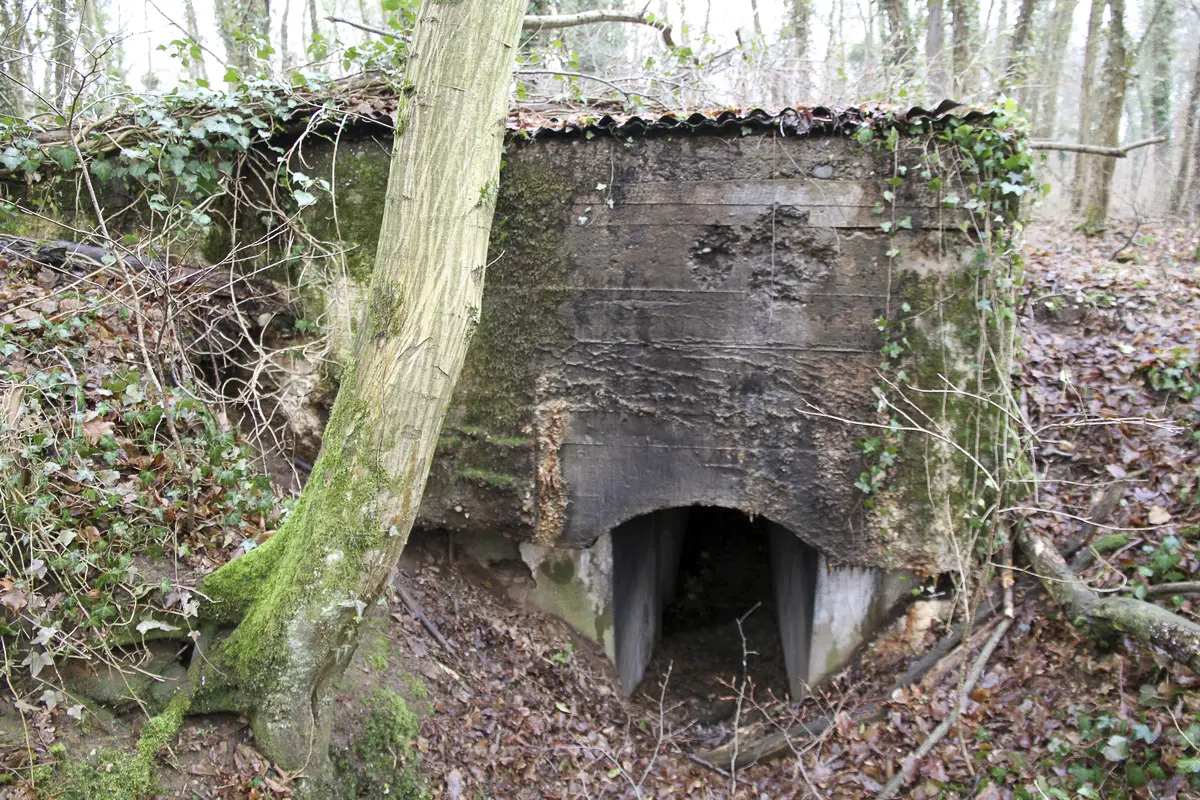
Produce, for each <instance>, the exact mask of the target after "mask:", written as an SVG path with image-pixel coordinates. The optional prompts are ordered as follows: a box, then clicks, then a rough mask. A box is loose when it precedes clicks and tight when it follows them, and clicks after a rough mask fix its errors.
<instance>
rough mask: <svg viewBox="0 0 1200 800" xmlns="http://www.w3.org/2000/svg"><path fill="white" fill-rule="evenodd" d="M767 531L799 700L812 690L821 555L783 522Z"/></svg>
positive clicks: (781, 632)
mask: <svg viewBox="0 0 1200 800" xmlns="http://www.w3.org/2000/svg"><path fill="white" fill-rule="evenodd" d="M767 532H768V536H769V541H770V548H771V582H772V584H773V586H774V591H775V613H776V615H777V616H778V618H779V637H780V639H781V641H782V643H783V657H784V662H785V663H786V664H787V674H788V688H789V690H790V691H791V694H792V698H793V699H796V700H799V699H800V698H802V697H804V695H805V694H807V692H808V679H809V662H810V652H809V651H810V645H811V642H812V626H813V601H814V598H815V596H816V584H817V563H818V554H817V551H816V550H814V549H813V548H812V547H809V546H808V545H807V544H805V543H804V542H802V541H801V540H800V538H799V537H798V536H796V534H794V533H792V532H791V531H790V530H788V529H787V528H785V527H783V526H782V525H778V524H776V523H774V522H772V523H770V524H769V525H768V528H767Z"/></svg>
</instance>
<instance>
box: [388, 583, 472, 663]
mask: <svg viewBox="0 0 1200 800" xmlns="http://www.w3.org/2000/svg"><path fill="white" fill-rule="evenodd" d="M392 585H393V586H395V587H396V594H398V595H400V599H401V600H402V601H403V602H404V605H405V606H406V607H407V608H408V612H409V613H410V614H412V615H413V618H414V619H416V620H417V621H418V622H420V623H421V625H422V626H423V627H424V628H425V630H427V631H429V635H430V636H432V637H433V638H434V639H435V640H436V641H437V643H438V644H440V645H441V646H442V647H443V648H444V649H446V650H449V651H451V652H453V651H454V643H453V642H451V641H450V640H449V639H447V638H446V637H445V636H443V635H442V632H441V631H440V630H438V626H437V625H434V624H433V621H432V620H430V619H429V617H427V616H425V611H424V609H422V608H421V604H420V603H418V602H417V601H416V599H415V598H414V597H413V596H412V595H411V594H409V593H408V590H407V589H405V588H404V584H402V583H400V581H399V580H397V581H395V583H393V584H392ZM460 680H461V679H460Z"/></svg>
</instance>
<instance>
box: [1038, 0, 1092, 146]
mask: <svg viewBox="0 0 1200 800" xmlns="http://www.w3.org/2000/svg"><path fill="white" fill-rule="evenodd" d="M1077 2H1078V0H1056V1H1055V3H1054V11H1053V12H1051V15H1050V35H1049V36H1047V37H1046V43H1045V47H1044V48H1043V50H1042V59H1041V60H1042V64H1041V70H1040V75H1041V77H1040V79H1039V81H1038V83H1039V84H1040V85H1039V86H1038V87H1037V89H1036V95H1037V101H1036V102H1034V103H1032V105H1033V107H1034V108H1035V109H1036V118H1035V121H1036V125H1035V128H1034V130H1035V131H1036V132H1037V138H1039V139H1053V138H1054V136H1055V134H1056V132H1057V127H1058V96H1059V91H1060V87H1061V86H1062V74H1063V62H1064V60H1065V59H1066V54H1067V44H1068V42H1069V41H1070V39H1071V28H1072V24H1073V22H1074V17H1075V5H1076V3H1077ZM1081 141H1082V140H1081Z"/></svg>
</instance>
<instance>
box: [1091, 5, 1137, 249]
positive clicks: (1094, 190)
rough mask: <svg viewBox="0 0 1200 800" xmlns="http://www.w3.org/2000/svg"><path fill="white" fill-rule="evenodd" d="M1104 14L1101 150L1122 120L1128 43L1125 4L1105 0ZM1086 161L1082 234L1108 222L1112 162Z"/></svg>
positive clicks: (1111, 144) (1117, 131)
mask: <svg viewBox="0 0 1200 800" xmlns="http://www.w3.org/2000/svg"><path fill="white" fill-rule="evenodd" d="M1108 10H1109V21H1108V37H1107V42H1108V57H1107V58H1106V59H1105V63H1104V88H1105V95H1104V97H1103V98H1102V105H1101V108H1100V115H1099V121H1098V123H1097V125H1096V143H1097V144H1099V145H1101V146H1103V147H1116V146H1117V144H1118V142H1119V138H1120V134H1121V118H1122V117H1123V116H1124V110H1125V95H1126V92H1127V91H1128V88H1129V76H1130V72H1131V65H1130V63H1129V54H1128V42H1127V41H1126V38H1125V0H1109V2H1108ZM1089 160H1090V161H1091V162H1092V164H1091V170H1090V177H1089V178H1088V191H1087V195H1086V197H1085V202H1086V204H1087V205H1086V208H1085V210H1084V223H1083V224H1084V229H1085V230H1098V229H1100V228H1101V227H1103V225H1104V222H1105V220H1106V219H1107V218H1108V208H1109V205H1110V203H1111V196H1112V177H1113V170H1114V169H1115V168H1116V162H1115V161H1114V160H1113V159H1111V158H1104V159H1099V160H1097V159H1095V158H1092V159H1089Z"/></svg>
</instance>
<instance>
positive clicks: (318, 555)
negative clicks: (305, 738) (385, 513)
mask: <svg viewBox="0 0 1200 800" xmlns="http://www.w3.org/2000/svg"><path fill="white" fill-rule="evenodd" d="M346 380H349V381H353V380H354V365H353V364H350V365H349V366H348V367H347V377H346ZM367 417H368V409H367V407H366V403H365V402H364V401H363V400H362V399H360V398H358V397H356V396H355V395H354V393H352V392H342V393H340V394H339V396H338V400H337V402H336V403H335V405H334V409H333V412H332V414H331V415H330V419H329V425H328V427H327V428H326V431H325V437H324V443H325V444H324V447H323V449H322V452H321V457H320V458H319V459H318V461H317V464H316V466H315V467H314V469H313V472H312V475H311V476H310V477H309V480H308V485H307V486H306V487H305V491H304V493H303V495H302V496H301V499H300V502H299V504H298V505H297V506H296V508H295V510H293V512H292V514H291V515H290V516H289V517H288V519H287V521H286V522H285V523H284V525H283V528H282V529H281V531H280V532H279V533H278V534H276V535H275V537H274V538H273V539H272V540H271V541H270V542H268V544H267V545H263V546H262V547H260V548H257V549H255V550H253V551H251V552H250V553H248V554H247V555H245V556H242V557H241V558H239V559H235V560H233V561H231V562H230V563H229V564H227V565H226V566H224V567H222V568H221V569H220V570H218V571H217V572H216V573H213V575H211V576H209V577H208V578H206V579H205V581H204V582H203V584H202V586H201V592H203V593H204V594H205V595H207V596H209V597H212V598H213V599H214V600H215V601H216V602H217V603H219V604H221V605H220V606H219V607H227V608H229V609H237V608H239V607H240V608H242V609H243V610H242V613H241V621H240V623H239V624H238V626H237V627H236V628H235V629H234V631H233V632H232V633H231V634H230V636H229V638H228V639H226V640H225V641H224V642H223V643H222V644H221V646H220V648H219V650H218V651H217V653H216V660H217V662H218V663H219V664H220V665H221V666H222V667H228V668H230V669H232V671H233V676H234V678H235V680H234V683H236V684H237V685H238V686H240V687H243V689H244V691H246V693H247V694H248V695H249V696H260V695H261V693H262V692H263V691H265V690H266V689H268V688H269V687H271V686H273V685H275V686H277V685H279V683H280V681H287V680H290V679H291V678H292V676H290V675H288V674H287V672H286V669H285V664H286V663H287V661H288V659H289V654H290V653H291V650H292V648H293V647H295V646H297V643H296V642H292V641H291V640H290V639H289V630H292V629H294V627H295V626H296V625H297V624H299V625H300V627H302V628H304V627H308V626H311V627H312V628H313V629H315V630H313V631H312V632H311V633H310V634H306V635H305V641H304V646H306V647H324V646H328V647H330V649H333V648H334V647H339V646H341V644H342V643H344V642H345V641H347V639H346V638H345V637H346V636H349V637H350V638H349V641H353V636H354V629H353V621H354V619H355V617H356V616H357V615H355V614H354V610H353V608H352V606H353V604H349V605H347V604H346V603H345V600H346V599H347V598H348V597H349V596H350V594H351V590H352V589H353V587H355V586H357V585H358V582H359V581H360V580H361V578H362V575H363V572H364V564H363V559H364V556H365V555H366V554H367V553H368V552H370V551H376V550H379V549H380V548H381V547H382V545H383V543H384V539H385V537H386V535H387V534H386V532H385V531H384V530H383V525H382V521H381V520H380V519H379V518H378V516H377V515H378V514H379V513H380V511H379V503H378V499H379V497H380V495H381V494H383V493H385V492H388V493H391V494H392V495H393V496H397V495H402V494H404V492H405V488H404V482H405V481H409V480H412V476H411V475H410V474H408V473H407V472H405V473H404V474H401V475H398V476H396V477H395V478H392V477H390V476H389V475H388V474H387V473H386V472H385V470H384V469H383V466H382V465H381V464H380V462H379V459H378V453H377V443H376V442H375V441H374V439H373V435H374V430H373V429H371V426H370V425H368V424H367V421H366V420H367ZM276 540H278V541H276ZM268 545H270V547H269V549H268ZM262 550H265V551H266V552H263V553H260V551H262ZM243 561H245V562H246V563H245V564H241V563H239V562H243ZM247 597H249V598H251V602H250V603H249V605H245V600H246V598H247ZM206 613H209V614H210V615H212V613H213V612H206ZM347 619H349V625H350V632H349V634H348V633H347Z"/></svg>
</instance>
